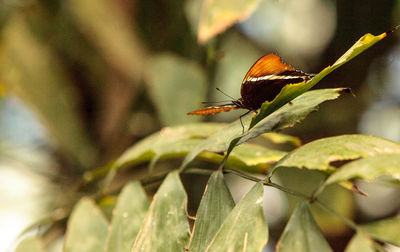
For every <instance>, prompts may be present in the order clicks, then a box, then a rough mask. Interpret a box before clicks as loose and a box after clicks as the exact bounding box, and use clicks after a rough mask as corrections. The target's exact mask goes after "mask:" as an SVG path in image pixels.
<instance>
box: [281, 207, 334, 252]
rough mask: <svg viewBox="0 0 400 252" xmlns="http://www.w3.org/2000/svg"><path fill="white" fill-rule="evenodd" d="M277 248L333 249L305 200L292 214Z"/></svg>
mask: <svg viewBox="0 0 400 252" xmlns="http://www.w3.org/2000/svg"><path fill="white" fill-rule="evenodd" d="M276 248H277V251H279V252H285V251H288V252H292V251H296V252H303V251H304V252H311V251H320V252H323V251H332V249H331V248H330V247H329V244H328V242H327V241H326V240H325V238H324V236H323V234H322V232H321V230H320V229H319V227H318V225H317V223H315V220H314V218H313V216H312V214H311V211H310V206H309V205H308V203H305V202H301V203H300V204H299V205H298V206H297V208H296V209H295V210H294V212H293V213H292V216H290V219H289V222H288V223H287V224H286V227H285V230H284V231H283V233H282V235H281V237H280V238H279V241H278V244H277V245H276Z"/></svg>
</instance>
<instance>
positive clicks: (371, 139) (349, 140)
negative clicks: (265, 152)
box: [276, 135, 400, 176]
mask: <svg viewBox="0 0 400 252" xmlns="http://www.w3.org/2000/svg"><path fill="white" fill-rule="evenodd" d="M390 153H397V154H400V144H398V143H395V142H392V141H389V140H386V139H383V138H380V137H375V136H366V135H342V136H335V137H328V138H323V139H319V140H316V141H313V142H310V143H308V144H305V145H303V146H301V147H299V148H297V149H295V150H294V151H292V152H290V153H289V154H288V155H287V156H286V157H284V158H283V159H282V160H281V161H280V162H279V163H278V164H277V165H276V167H284V166H286V167H296V168H306V169H312V170H321V171H326V170H329V169H330V168H331V165H330V164H331V162H335V161H347V160H353V159H358V158H362V157H371V156H376V155H381V154H390ZM366 176H367V175H366Z"/></svg>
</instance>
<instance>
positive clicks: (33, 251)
mask: <svg viewBox="0 0 400 252" xmlns="http://www.w3.org/2000/svg"><path fill="white" fill-rule="evenodd" d="M44 251H45V250H44V248H43V245H42V243H41V241H40V239H39V238H38V237H35V236H30V237H27V238H25V239H23V240H22V241H21V242H20V243H19V244H18V246H17V247H16V248H15V250H14V252H44Z"/></svg>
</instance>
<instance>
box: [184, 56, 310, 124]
mask: <svg viewBox="0 0 400 252" xmlns="http://www.w3.org/2000/svg"><path fill="white" fill-rule="evenodd" d="M312 77H314V74H308V73H304V72H302V71H299V70H296V69H294V68H293V67H292V66H290V65H287V64H285V63H283V61H282V59H281V57H280V56H279V55H277V54H273V53H272V54H267V55H264V56H262V57H261V58H260V59H258V60H257V61H256V62H255V63H254V64H253V66H252V67H251V68H250V70H249V71H248V72H247V74H246V76H245V77H244V79H243V81H242V86H241V90H240V93H241V96H242V97H241V98H239V99H237V100H232V101H231V102H230V103H228V104H223V105H219V106H211V107H206V108H202V109H198V110H195V111H191V112H189V113H188V115H208V114H216V113H220V112H228V111H231V110H235V109H247V110H248V111H247V112H246V113H245V114H248V113H249V112H250V111H255V112H256V111H257V110H258V109H259V108H260V107H261V105H262V104H263V103H264V102H265V101H272V100H273V99H274V98H275V97H276V96H277V95H278V94H279V92H280V91H281V89H282V88H283V87H284V86H286V85H287V84H295V83H300V82H303V81H308V80H310V79H311V78H312ZM245 114H243V115H242V116H244V115H245ZM242 116H241V117H242ZM241 117H240V119H241Z"/></svg>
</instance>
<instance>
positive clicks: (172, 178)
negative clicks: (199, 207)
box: [132, 171, 189, 252]
mask: <svg viewBox="0 0 400 252" xmlns="http://www.w3.org/2000/svg"><path fill="white" fill-rule="evenodd" d="M186 205H187V196H186V192H185V189H184V188H183V186H182V183H181V181H180V179H179V173H178V172H176V171H175V172H171V173H170V174H169V175H168V176H167V178H166V179H165V180H164V182H163V183H162V184H161V186H160V188H159V189H158V191H157V193H156V195H155V196H154V198H153V201H152V202H151V205H150V208H149V210H148V212H147V214H146V217H145V220H144V222H143V224H142V226H141V228H140V231H139V234H138V236H137V238H136V241H135V243H134V245H133V248H132V252H135V251H149V252H150V251H183V250H184V248H185V246H186V245H187V242H188V241H189V224H188V221H187V217H186Z"/></svg>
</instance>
